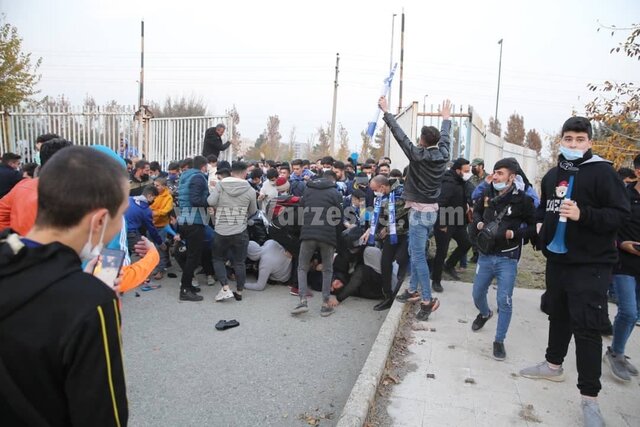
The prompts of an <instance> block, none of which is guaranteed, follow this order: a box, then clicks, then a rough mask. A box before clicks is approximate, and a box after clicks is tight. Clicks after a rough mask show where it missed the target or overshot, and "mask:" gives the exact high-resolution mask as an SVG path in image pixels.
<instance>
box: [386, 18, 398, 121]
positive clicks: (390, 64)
mask: <svg viewBox="0 0 640 427" xmlns="http://www.w3.org/2000/svg"><path fill="white" fill-rule="evenodd" d="M395 25H396V14H395V13H394V14H393V16H392V17H391V53H390V54H389V73H391V69H393V35H394V33H395V31H394V30H395ZM392 93H393V92H392V91H391V88H389V99H388V100H387V104H388V107H387V108H388V109H389V111H391V95H392Z"/></svg>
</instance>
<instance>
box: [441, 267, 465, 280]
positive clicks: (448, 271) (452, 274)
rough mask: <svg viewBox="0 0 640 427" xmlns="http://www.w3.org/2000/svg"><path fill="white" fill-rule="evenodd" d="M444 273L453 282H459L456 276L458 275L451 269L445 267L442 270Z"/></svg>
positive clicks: (458, 277)
mask: <svg viewBox="0 0 640 427" xmlns="http://www.w3.org/2000/svg"><path fill="white" fill-rule="evenodd" d="M443 271H444V272H445V273H447V274H448V275H449V276H451V278H452V279H453V280H458V281H459V280H461V279H460V276H458V273H457V272H456V269H455V268H453V267H445V268H444V270H443Z"/></svg>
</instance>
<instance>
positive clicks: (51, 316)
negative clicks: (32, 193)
mask: <svg viewBox="0 0 640 427" xmlns="http://www.w3.org/2000/svg"><path fill="white" fill-rule="evenodd" d="M87 176H91V178H92V179H90V180H87V179H86V177H87ZM40 177H41V179H40V181H39V182H38V212H37V219H36V223H35V226H34V227H33V229H32V230H31V231H30V232H29V233H28V234H27V236H26V237H25V238H20V237H19V236H18V235H17V234H12V232H11V230H5V231H4V232H3V233H2V235H0V307H1V308H0V329H1V330H2V331H3V333H2V345H1V346H0V361H1V362H0V376H1V377H2V379H1V380H0V395H2V396H3V397H6V396H8V395H10V396H11V399H8V398H3V399H0V413H1V414H2V416H1V418H2V421H3V424H6V425H66V424H76V425H126V423H127V417H128V409H127V398H126V390H125V380H124V370H123V365H122V353H121V348H120V347H121V343H120V312H119V308H118V302H117V297H116V294H115V292H114V291H113V290H112V289H111V288H110V287H109V286H107V285H105V284H104V283H103V282H102V281H100V280H99V279H97V278H95V277H94V276H92V275H90V274H87V273H85V272H83V271H82V268H81V262H82V261H83V260H88V259H92V258H94V257H96V256H97V255H98V254H99V253H100V250H101V248H102V246H103V244H105V243H106V242H108V241H109V240H111V239H112V238H113V237H114V236H115V235H116V234H117V233H118V231H119V230H120V228H121V226H122V216H123V215H124V211H125V210H126V208H127V205H128V198H127V196H128V191H129V189H128V179H127V176H126V173H125V170H124V169H123V168H122V167H121V166H120V165H119V164H118V163H116V162H115V161H114V160H113V159H111V158H109V157H108V156H107V155H105V154H103V153H100V152H98V151H97V150H93V149H91V148H87V147H69V148H65V149H64V150H62V151H61V152H59V153H58V154H57V155H56V156H55V157H53V158H52V159H51V160H50V161H48V162H47V164H46V165H45V166H44V167H43V168H42V171H41V174H40ZM70 195H73V196H72V197H71V196H70ZM10 393H11V394H10ZM25 408H26V409H25Z"/></svg>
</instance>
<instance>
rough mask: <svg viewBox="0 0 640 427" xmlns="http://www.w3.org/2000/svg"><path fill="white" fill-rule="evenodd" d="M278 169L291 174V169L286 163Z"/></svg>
mask: <svg viewBox="0 0 640 427" xmlns="http://www.w3.org/2000/svg"><path fill="white" fill-rule="evenodd" d="M279 169H286V170H287V171H289V173H291V168H290V167H289V164H288V163H285V164H282V165H280V168H279Z"/></svg>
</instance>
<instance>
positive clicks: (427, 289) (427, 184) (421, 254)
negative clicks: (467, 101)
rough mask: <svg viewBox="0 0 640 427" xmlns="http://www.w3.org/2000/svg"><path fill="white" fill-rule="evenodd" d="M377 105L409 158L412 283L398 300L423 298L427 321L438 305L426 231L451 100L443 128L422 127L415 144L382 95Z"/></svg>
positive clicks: (445, 154) (442, 165) (433, 212)
mask: <svg viewBox="0 0 640 427" xmlns="http://www.w3.org/2000/svg"><path fill="white" fill-rule="evenodd" d="M378 107H380V109H381V110H382V111H383V112H384V121H385V123H386V124H387V126H389V129H390V130H391V133H392V134H393V137H394V138H395V139H396V141H397V142H398V144H399V145H400V147H401V148H402V151H403V152H404V154H405V155H406V156H407V158H408V159H409V166H408V167H407V169H408V171H407V178H406V180H405V183H404V191H403V195H402V197H403V198H404V200H405V201H406V206H407V207H408V208H410V209H411V210H410V213H409V256H410V258H411V282H410V283H409V289H408V290H407V292H405V293H404V294H402V295H398V301H400V302H415V301H418V300H422V302H421V306H420V310H421V311H422V314H421V315H420V317H421V318H422V319H423V320H426V319H427V318H428V317H429V313H431V311H434V310H436V309H437V308H438V306H439V304H440V303H439V302H438V299H437V298H433V299H432V298H431V286H430V284H431V282H430V278H429V266H428V265H427V257H426V253H427V250H428V245H429V234H431V231H432V230H433V226H434V224H435V222H436V218H437V216H438V197H439V196H440V186H441V184H442V176H443V175H444V172H445V169H446V167H447V162H448V161H449V156H450V147H451V141H450V139H449V131H450V130H451V120H449V119H450V116H451V102H450V101H449V100H446V101H445V102H444V103H443V104H442V128H441V129H440V131H438V129H436V128H434V127H433V126H423V127H422V129H421V131H420V141H419V143H418V145H417V146H416V145H414V144H413V141H411V140H410V139H409V137H408V136H407V135H406V134H405V133H404V132H403V131H402V129H400V126H399V125H398V123H397V122H396V119H395V118H394V117H393V114H391V113H389V111H388V108H387V100H386V99H385V97H381V98H380V100H379V101H378ZM418 285H420V293H418Z"/></svg>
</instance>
